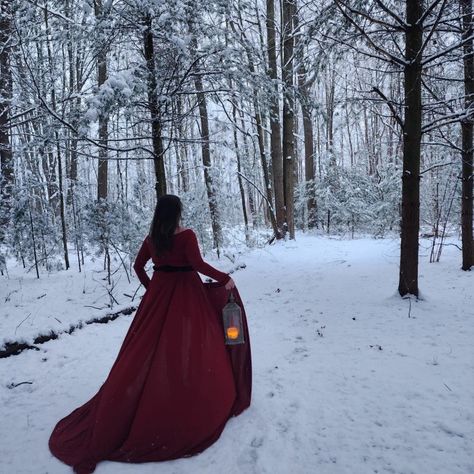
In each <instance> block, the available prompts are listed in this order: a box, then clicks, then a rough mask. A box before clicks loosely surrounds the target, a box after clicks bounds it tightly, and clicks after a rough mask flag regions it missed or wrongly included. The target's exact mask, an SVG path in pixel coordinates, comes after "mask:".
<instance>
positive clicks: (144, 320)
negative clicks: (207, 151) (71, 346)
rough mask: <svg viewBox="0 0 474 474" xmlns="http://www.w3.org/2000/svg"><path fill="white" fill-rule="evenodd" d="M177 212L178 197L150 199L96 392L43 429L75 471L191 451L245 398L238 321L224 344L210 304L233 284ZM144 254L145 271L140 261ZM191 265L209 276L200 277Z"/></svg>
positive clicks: (244, 353)
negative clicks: (128, 290)
mask: <svg viewBox="0 0 474 474" xmlns="http://www.w3.org/2000/svg"><path fill="white" fill-rule="evenodd" d="M180 217H181V201H180V200H179V198H178V197H176V196H172V195H166V196H163V197H161V198H160V199H159V200H158V203H157V206H156V209H155V214H154V217H153V222H152V225H151V230H150V235H148V236H147V237H146V238H145V240H144V242H143V244H142V246H141V248H140V250H139V252H138V255H137V258H136V261H135V264H134V269H135V271H136V273H137V275H138V278H139V279H140V281H141V283H142V284H143V285H144V286H145V288H146V292H145V295H144V296H143V299H142V301H141V303H140V306H139V308H138V310H137V313H136V315H135V318H134V320H133V322H132V324H131V326H130V329H129V330H128V333H127V335H126V337H125V340H124V342H123V344H122V347H121V349H120V352H119V354H118V356H117V359H116V361H115V363H114V365H113V367H112V369H111V371H110V374H109V376H108V377H107V380H106V381H105V383H104V384H103V385H102V387H101V388H100V390H99V392H98V393H97V394H96V395H95V396H94V397H93V398H92V399H91V400H90V401H89V402H87V403H86V404H85V405H83V406H82V407H79V408H77V409H76V410H75V411H73V412H72V413H71V414H70V415H69V416H67V417H66V418H64V419H63V420H61V421H60V422H59V423H58V424H57V425H56V427H55V429H54V431H53V433H52V435H51V438H50V440H49V446H50V449H51V452H52V453H53V454H54V455H55V456H56V457H58V458H59V459H61V460H62V461H63V462H65V463H66V464H69V465H71V466H73V468H74V471H75V472H77V473H80V474H85V473H90V472H93V471H94V469H95V466H96V464H97V462H99V461H100V460H103V459H108V460H113V461H123V462H147V461H164V460H169V459H175V458H180V457H184V456H191V455H193V454H197V453H199V452H201V451H203V450H204V449H206V448H207V447H208V446H210V445H211V444H212V443H214V442H215V441H216V440H217V439H218V438H219V436H220V434H221V432H222V430H223V429H224V426H225V423H226V421H227V419H228V418H229V417H231V416H233V415H236V414H238V413H240V412H241V411H242V410H243V409H245V408H247V407H248V405H249V404H250V390H251V367H250V346H249V343H248V330H247V327H246V324H245V333H246V336H247V339H246V341H247V342H246V348H245V349H244V350H243V349H242V348H238V347H235V346H234V347H233V348H228V349H226V346H225V345H224V338H223V331H222V327H221V325H220V324H219V318H220V315H218V311H216V309H217V310H220V309H222V306H223V305H224V304H225V303H226V299H227V296H228V294H229V291H228V290H232V292H233V293H235V294H236V295H237V299H238V301H239V302H240V299H239V298H238V292H237V290H236V288H235V285H234V282H233V280H232V279H231V278H230V277H229V275H227V274H225V273H222V272H220V271H219V270H217V269H215V268H213V267H212V266H210V265H208V264H207V263H205V262H204V261H203V259H202V257H201V254H200V252H199V247H198V243H197V239H196V235H195V234H194V232H193V231H192V230H191V229H183V228H182V227H180V226H179V222H180ZM150 258H151V259H152V261H153V263H154V270H155V271H154V273H153V276H152V278H151V279H150V278H149V277H148V275H147V273H146V272H145V269H144V267H145V264H146V263H147V261H148V260H149V259H150ZM197 272H200V273H203V274H204V275H207V276H210V277H211V278H213V279H215V280H217V284H211V285H207V286H206V285H204V284H203V283H202V281H201V279H200V277H199V275H198V273H197ZM240 303H241V302H240ZM244 319H245V314H244ZM244 322H245V321H244Z"/></svg>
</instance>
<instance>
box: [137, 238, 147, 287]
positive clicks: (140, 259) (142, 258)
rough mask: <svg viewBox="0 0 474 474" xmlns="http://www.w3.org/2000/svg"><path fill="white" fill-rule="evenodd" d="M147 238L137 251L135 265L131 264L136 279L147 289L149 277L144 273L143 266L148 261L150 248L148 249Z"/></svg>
mask: <svg viewBox="0 0 474 474" xmlns="http://www.w3.org/2000/svg"><path fill="white" fill-rule="evenodd" d="M147 240H148V239H147V238H145V240H144V241H143V243H142V246H141V247H140V250H139V251H138V254H137V257H136V258H135V263H134V264H133V269H134V270H135V273H136V274H137V277H138V279H139V280H140V282H141V284H142V285H143V286H144V287H145V288H148V285H149V283H150V277H149V276H148V275H147V273H146V271H145V265H146V263H147V262H148V260H150V258H151V254H150V248H149V247H148V242H147Z"/></svg>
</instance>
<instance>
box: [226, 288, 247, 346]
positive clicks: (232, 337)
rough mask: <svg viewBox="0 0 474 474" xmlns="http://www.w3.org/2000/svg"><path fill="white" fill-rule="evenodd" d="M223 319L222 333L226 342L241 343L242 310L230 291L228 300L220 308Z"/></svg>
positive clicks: (242, 332)
mask: <svg viewBox="0 0 474 474" xmlns="http://www.w3.org/2000/svg"><path fill="white" fill-rule="evenodd" d="M222 318H223V320H224V335H225V343H226V344H243V343H244V342H245V340H244V329H243V327H242V310H241V309H240V306H239V305H238V304H237V303H236V302H235V298H234V295H233V294H232V293H231V294H230V296H229V302H228V303H227V304H226V305H225V306H224V309H223V310H222Z"/></svg>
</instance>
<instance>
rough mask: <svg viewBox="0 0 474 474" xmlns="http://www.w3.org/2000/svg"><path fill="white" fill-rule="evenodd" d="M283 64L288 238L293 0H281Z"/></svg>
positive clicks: (291, 189)
mask: <svg viewBox="0 0 474 474" xmlns="http://www.w3.org/2000/svg"><path fill="white" fill-rule="evenodd" d="M282 8H283V16H282V19H283V64H282V81H283V84H284V87H285V91H284V102H283V148H282V149H283V177H284V189H285V211H286V212H285V214H286V215H285V217H286V226H287V230H288V232H289V233H290V239H294V238H295V222H294V169H293V167H294V160H295V138H294V130H295V116H294V114H295V111H294V109H295V101H294V90H293V51H294V35H293V15H294V13H295V11H294V10H295V9H294V3H293V0H283V7H282Z"/></svg>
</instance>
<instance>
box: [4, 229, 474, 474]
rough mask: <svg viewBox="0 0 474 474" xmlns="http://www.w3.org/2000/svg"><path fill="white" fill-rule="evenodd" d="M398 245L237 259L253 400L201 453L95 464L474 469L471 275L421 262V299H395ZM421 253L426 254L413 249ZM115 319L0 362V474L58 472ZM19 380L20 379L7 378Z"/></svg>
mask: <svg viewBox="0 0 474 474" xmlns="http://www.w3.org/2000/svg"><path fill="white" fill-rule="evenodd" d="M397 246H398V241H390V240H369V239H361V240H354V241H344V240H331V239H323V238H316V237H305V236H301V237H299V238H298V241H297V242H296V243H295V242H289V243H288V242H287V243H283V244H279V245H277V246H272V247H267V248H265V249H263V250H256V251H253V252H252V253H251V254H249V255H247V256H246V257H245V258H244V259H243V260H244V261H245V262H246V264H247V269H246V270H244V271H241V272H239V273H238V274H237V275H236V278H235V279H236V281H237V283H238V285H239V289H240V291H241V294H242V296H243V298H244V301H245V303H246V309H247V314H248V318H249V326H250V331H251V337H252V341H251V342H252V351H253V366H254V374H253V375H254V391H253V403H252V406H251V407H250V409H249V410H247V411H246V412H245V413H244V414H242V415H241V416H240V417H238V418H235V419H233V420H231V421H230V422H229V423H228V424H227V427H226V429H225V431H224V433H223V435H222V437H221V439H220V440H219V441H218V442H217V443H216V444H215V445H213V446H212V447H211V448H209V449H208V450H207V451H205V452H204V453H202V454H201V455H199V456H197V457H194V458H188V459H183V460H178V461H173V462H167V463H160V464H144V465H126V464H118V463H111V462H104V463H101V464H100V465H99V467H98V469H97V471H96V472H97V473H98V474H106V473H109V474H112V473H114V474H115V473H119V474H122V473H135V472H141V473H150V474H151V473H157V472H159V473H160V474H190V473H193V474H201V473H203V474H204V473H210V474H221V473H226V474H252V473H255V474H267V473H268V474H270V473H271V474H273V473H275V474H288V473H292V474H313V473H314V474H366V473H394V474H425V473H426V474H436V473H439V474H472V473H473V472H474V454H473V452H474V449H473V446H474V349H473V343H472V341H473V340H474V295H473V293H474V291H473V290H474V272H471V273H465V272H461V271H459V269H458V267H459V262H458V255H456V252H457V251H455V250H453V249H452V248H450V250H449V251H446V255H445V256H443V260H442V262H441V263H440V264H436V265H434V264H431V265H430V264H428V263H426V261H427V257H426V256H422V265H421V279H420V286H421V288H422V290H424V291H423V296H424V298H425V300H424V301H420V302H415V301H413V302H412V308H411V317H410V318H408V307H409V301H407V300H401V299H400V298H398V297H397V296H396V295H395V289H396V284H397V263H398V254H397ZM422 253H423V252H422ZM130 321H131V319H130V318H129V317H122V318H119V319H118V320H116V321H114V322H112V323H109V324H107V325H92V326H88V327H86V328H84V329H82V330H80V331H77V332H75V333H73V334H72V335H63V336H61V337H60V339H59V340H57V341H51V342H48V343H46V344H44V345H43V346H41V351H39V352H36V351H26V352H24V353H23V354H21V355H19V356H17V357H10V358H8V359H3V360H0V374H1V375H0V407H1V408H0V410H1V418H2V423H0V473H1V474H4V473H5V474H7V473H12V474H13V473H41V474H44V473H49V474H53V473H54V474H55V473H67V472H71V471H70V469H69V468H68V467H66V466H64V465H62V464H61V463H60V462H59V461H57V460H56V459H54V458H53V457H52V456H51V455H50V453H49V451H48V449H47V440H48V437H49V434H50V432H51V429H52V427H53V426H54V424H55V423H56V422H57V421H58V419H59V418H60V417H62V416H64V415H66V414H67V413H69V411H70V410H71V409H73V408H75V407H76V406H78V405H79V404H81V403H83V402H85V401H86V400H87V399H88V398H89V397H90V396H91V395H93V394H94V393H95V392H96V390H97V389H98V387H99V386H100V384H101V382H102V381H103V379H104V378H105V376H106V375H107V373H108V370H109V368H110V366H111V364H112V362H113V360H114V359H115V356H116V354H117V351H118V349H119V347H120V343H121V340H122V339H123V337H124V335H125V332H126V330H127V328H128V326H129V324H130ZM23 381H29V382H32V384H23V385H20V386H18V387H16V388H12V389H10V388H8V385H9V384H11V383H19V382H23Z"/></svg>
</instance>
